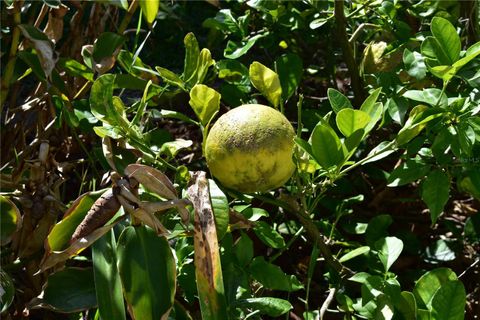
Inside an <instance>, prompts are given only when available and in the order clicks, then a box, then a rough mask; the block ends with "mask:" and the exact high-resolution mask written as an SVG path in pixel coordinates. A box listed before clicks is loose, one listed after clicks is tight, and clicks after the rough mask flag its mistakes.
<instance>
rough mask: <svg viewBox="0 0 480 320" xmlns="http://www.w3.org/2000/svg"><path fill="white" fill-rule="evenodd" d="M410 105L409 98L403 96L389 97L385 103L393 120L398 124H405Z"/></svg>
mask: <svg viewBox="0 0 480 320" xmlns="http://www.w3.org/2000/svg"><path fill="white" fill-rule="evenodd" d="M408 107H409V106H408V103H407V100H406V99H405V98H402V97H392V98H389V99H388V100H387V103H386V104H385V108H386V109H387V111H388V114H389V115H390V117H391V118H392V120H393V121H395V122H396V123H398V124H403V123H404V122H405V115H406V114H407V110H408Z"/></svg>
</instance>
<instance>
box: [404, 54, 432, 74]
mask: <svg viewBox="0 0 480 320" xmlns="http://www.w3.org/2000/svg"><path fill="white" fill-rule="evenodd" d="M403 64H404V65H405V71H407V73H408V75H409V76H411V77H414V78H415V79H417V80H422V79H423V78H425V76H426V75H427V66H426V65H425V59H424V58H423V56H422V55H421V54H420V53H418V52H416V51H413V52H412V51H410V50H408V49H407V48H405V50H404V51H403Z"/></svg>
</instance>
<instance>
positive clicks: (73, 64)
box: [57, 58, 93, 82]
mask: <svg viewBox="0 0 480 320" xmlns="http://www.w3.org/2000/svg"><path fill="white" fill-rule="evenodd" d="M57 67H59V68H61V69H63V70H65V72H66V73H67V74H69V75H71V76H74V77H82V78H84V79H86V80H88V81H92V82H93V72H92V70H90V69H89V68H87V66H85V65H83V64H81V63H80V62H78V61H77V60H73V59H68V58H60V59H59V60H58V62H57Z"/></svg>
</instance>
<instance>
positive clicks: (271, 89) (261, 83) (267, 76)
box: [249, 61, 282, 108]
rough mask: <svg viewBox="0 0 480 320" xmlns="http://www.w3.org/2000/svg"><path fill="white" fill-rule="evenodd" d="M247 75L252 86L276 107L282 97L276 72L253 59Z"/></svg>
mask: <svg viewBox="0 0 480 320" xmlns="http://www.w3.org/2000/svg"><path fill="white" fill-rule="evenodd" d="M249 75H250V81H251V82H252V84H253V86H254V87H255V88H257V90H258V91H260V93H261V94H262V95H263V96H264V97H265V98H267V99H268V101H270V103H271V104H272V105H273V106H274V107H275V108H277V107H278V106H279V105H280V101H281V98H282V87H281V85H280V79H279V77H278V74H276V73H275V72H274V71H273V70H271V69H270V68H267V67H266V66H264V65H263V64H261V63H260V62H257V61H255V62H253V63H252V64H251V65H250V69H249Z"/></svg>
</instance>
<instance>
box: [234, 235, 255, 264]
mask: <svg viewBox="0 0 480 320" xmlns="http://www.w3.org/2000/svg"><path fill="white" fill-rule="evenodd" d="M233 254H234V255H235V257H236V258H237V261H238V263H239V265H240V266H242V267H245V266H247V265H248V264H249V263H250V261H251V260H252V258H253V241H252V240H251V239H250V237H249V236H248V235H247V234H246V233H244V232H242V233H241V235H240V238H239V239H238V240H237V242H236V243H235V246H234V247H233Z"/></svg>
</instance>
